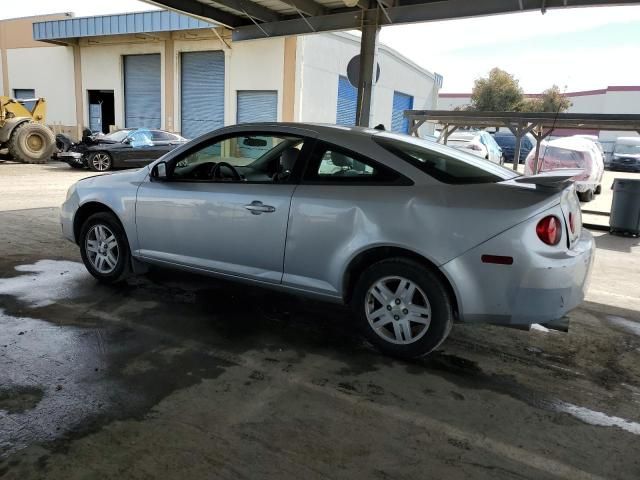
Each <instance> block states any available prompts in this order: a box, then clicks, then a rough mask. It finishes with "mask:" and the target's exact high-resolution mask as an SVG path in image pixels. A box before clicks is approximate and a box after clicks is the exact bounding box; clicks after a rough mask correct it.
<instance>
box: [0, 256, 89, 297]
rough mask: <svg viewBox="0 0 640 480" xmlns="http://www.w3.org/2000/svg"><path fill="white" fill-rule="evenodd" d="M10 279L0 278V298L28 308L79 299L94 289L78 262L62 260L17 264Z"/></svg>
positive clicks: (87, 274) (87, 273)
mask: <svg viewBox="0 0 640 480" xmlns="http://www.w3.org/2000/svg"><path fill="white" fill-rule="evenodd" d="M15 269H16V271H18V272H25V275H19V276H17V277H12V278H1V279H0V295H11V296H14V297H16V298H18V299H19V300H20V301H22V302H25V303H28V304H29V305H31V306H32V307H36V308H37V307H46V306H49V305H52V304H54V303H56V301H58V300H62V299H69V298H75V297H78V296H81V295H83V294H86V293H87V292H88V289H89V288H90V287H93V286H94V282H93V281H92V280H93V278H92V277H91V275H89V272H87V270H86V268H85V267H84V265H83V264H82V263H78V262H69V261H65V260H40V261H38V262H36V263H34V264H33V265H19V266H17V267H15Z"/></svg>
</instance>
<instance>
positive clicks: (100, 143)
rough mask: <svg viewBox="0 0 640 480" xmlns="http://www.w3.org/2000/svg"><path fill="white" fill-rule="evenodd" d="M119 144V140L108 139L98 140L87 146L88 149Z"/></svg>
mask: <svg viewBox="0 0 640 480" xmlns="http://www.w3.org/2000/svg"><path fill="white" fill-rule="evenodd" d="M117 145H121V142H114V141H110V140H106V141H99V142H97V143H94V144H92V145H90V146H89V148H88V150H96V149H104V148H111V147H113V146H117Z"/></svg>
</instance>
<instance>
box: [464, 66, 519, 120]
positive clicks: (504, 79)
mask: <svg viewBox="0 0 640 480" xmlns="http://www.w3.org/2000/svg"><path fill="white" fill-rule="evenodd" d="M523 100H524V95H523V93H522V88H520V84H519V82H518V80H516V79H515V78H514V76H513V75H511V74H510V73H507V72H505V71H504V70H500V69H499V68H493V69H492V70H491V71H490V72H489V76H488V77H486V78H479V79H477V80H476V81H475V83H474V86H473V91H472V92H471V109H472V110H477V111H484V112H514V111H519V110H520V108H521V107H522V105H523Z"/></svg>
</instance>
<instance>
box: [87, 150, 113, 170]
mask: <svg viewBox="0 0 640 480" xmlns="http://www.w3.org/2000/svg"><path fill="white" fill-rule="evenodd" d="M91 164H92V165H93V167H94V168H95V169H96V170H97V171H99V172H105V171H107V170H109V169H110V168H111V158H110V157H109V155H107V154H106V153H96V154H95V155H93V157H91Z"/></svg>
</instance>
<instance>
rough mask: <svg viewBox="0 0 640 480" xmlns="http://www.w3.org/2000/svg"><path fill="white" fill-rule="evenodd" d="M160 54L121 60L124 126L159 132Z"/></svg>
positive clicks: (126, 57)
mask: <svg viewBox="0 0 640 480" xmlns="http://www.w3.org/2000/svg"><path fill="white" fill-rule="evenodd" d="M161 90H162V88H161V79H160V54H159V53H153V54H146V55H125V56H124V115H125V118H124V125H125V127H127V128H142V127H144V128H160V127H161V124H162V118H161V113H160V112H161V109H162V99H161V93H162V92H161Z"/></svg>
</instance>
